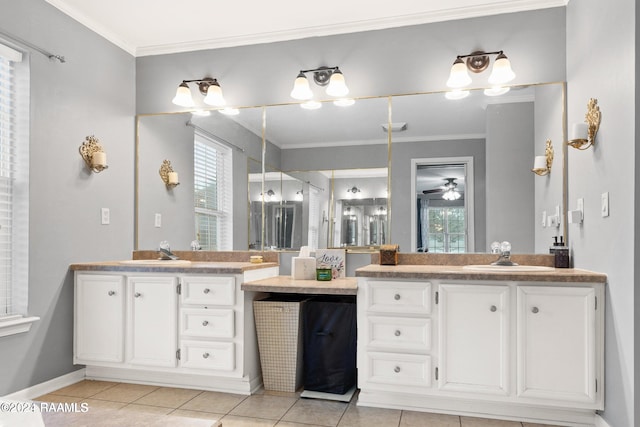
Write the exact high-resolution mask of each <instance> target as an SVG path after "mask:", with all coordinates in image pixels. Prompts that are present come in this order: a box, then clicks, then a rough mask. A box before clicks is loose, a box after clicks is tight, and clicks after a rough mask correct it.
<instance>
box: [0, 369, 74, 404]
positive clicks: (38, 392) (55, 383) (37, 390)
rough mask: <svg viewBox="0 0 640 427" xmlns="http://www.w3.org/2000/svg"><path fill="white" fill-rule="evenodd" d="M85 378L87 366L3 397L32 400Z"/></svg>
mask: <svg viewBox="0 0 640 427" xmlns="http://www.w3.org/2000/svg"><path fill="white" fill-rule="evenodd" d="M84 378H85V368H82V369H78V370H77V371H73V372H69V373H68V374H65V375H62V376H60V377H57V378H53V379H50V380H49V381H45V382H43V383H40V384H36V385H34V386H31V387H28V388H25V389H23V390H20V391H16V392H15V393H11V394H7V395H6V396H3V398H6V399H10V400H31V399H35V398H36V397H39V396H42V395H45V394H47V393H51V392H52V391H55V390H58V389H61V388H62V387H66V386H69V385H71V384H75V383H77V382H79V381H82V380H83V379H84Z"/></svg>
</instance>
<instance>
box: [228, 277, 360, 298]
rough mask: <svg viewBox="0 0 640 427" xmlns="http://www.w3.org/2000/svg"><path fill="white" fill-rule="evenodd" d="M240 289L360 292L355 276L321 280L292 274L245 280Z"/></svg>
mask: <svg viewBox="0 0 640 427" xmlns="http://www.w3.org/2000/svg"><path fill="white" fill-rule="evenodd" d="M240 289H242V290H243V291H255V292H279V293H290V294H318V295H356V294H357V293H358V281H357V279H356V278H355V277H345V278H340V279H333V280H328V281H321V280H300V279H294V278H293V277H291V276H276V277H269V278H266V279H260V280H254V281H251V282H245V283H243V284H242V285H241V287H240Z"/></svg>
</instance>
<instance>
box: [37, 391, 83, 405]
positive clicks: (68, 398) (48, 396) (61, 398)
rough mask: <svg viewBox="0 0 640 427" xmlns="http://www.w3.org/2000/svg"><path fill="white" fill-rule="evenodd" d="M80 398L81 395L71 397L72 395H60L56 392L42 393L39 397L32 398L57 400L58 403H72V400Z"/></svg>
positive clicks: (77, 400)
mask: <svg viewBox="0 0 640 427" xmlns="http://www.w3.org/2000/svg"><path fill="white" fill-rule="evenodd" d="M81 399H82V398H81V397H73V396H61V395H58V394H52V393H49V394H45V395H42V396H40V397H36V398H35V399H33V400H37V401H40V402H58V403H73V402H79V401H80V400H81Z"/></svg>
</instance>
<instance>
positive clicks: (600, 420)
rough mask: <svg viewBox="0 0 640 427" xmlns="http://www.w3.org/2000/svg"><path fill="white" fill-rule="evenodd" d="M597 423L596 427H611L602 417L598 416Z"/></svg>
mask: <svg viewBox="0 0 640 427" xmlns="http://www.w3.org/2000/svg"><path fill="white" fill-rule="evenodd" d="M595 421H596V424H595V427H611V426H610V425H609V423H608V422H606V421H605V420H604V418H602V417H601V416H600V415H596V418H595Z"/></svg>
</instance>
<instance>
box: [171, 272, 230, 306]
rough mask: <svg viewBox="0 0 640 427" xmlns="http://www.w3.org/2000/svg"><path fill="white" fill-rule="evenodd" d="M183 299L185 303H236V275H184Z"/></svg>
mask: <svg viewBox="0 0 640 427" xmlns="http://www.w3.org/2000/svg"><path fill="white" fill-rule="evenodd" d="M181 301H182V303H183V304H198V305H229V306H231V305H234V304H235V301H236V280H235V277H183V278H182V295H181Z"/></svg>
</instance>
